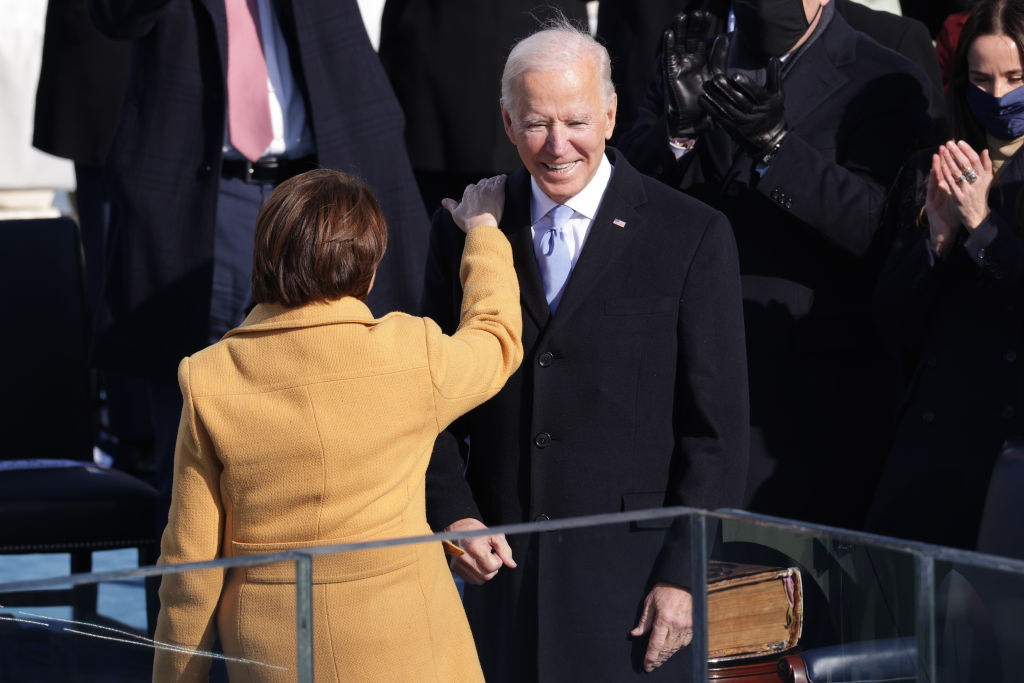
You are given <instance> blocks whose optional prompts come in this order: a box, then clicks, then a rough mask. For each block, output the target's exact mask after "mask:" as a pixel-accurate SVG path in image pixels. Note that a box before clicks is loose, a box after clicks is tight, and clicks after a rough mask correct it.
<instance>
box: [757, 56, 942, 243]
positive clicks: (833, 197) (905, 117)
mask: <svg viewBox="0 0 1024 683" xmlns="http://www.w3.org/2000/svg"><path fill="white" fill-rule="evenodd" d="M917 73H918V72H917V71H916V70H915V71H914V72H893V73H889V74H885V75H883V76H880V77H878V78H877V79H874V80H873V81H871V82H870V84H869V85H868V86H867V87H866V88H864V90H863V91H862V92H861V93H860V94H858V96H857V98H856V99H855V100H854V102H855V103H856V104H857V106H858V108H859V111H858V112H857V113H855V114H854V113H850V114H844V115H843V118H844V120H843V121H841V122H840V125H839V128H838V129H837V130H838V131H839V132H837V135H836V143H835V144H836V145H837V146H838V148H837V149H836V150H823V149H819V147H820V144H821V143H820V142H814V143H812V142H811V141H809V140H808V139H805V138H804V136H803V134H802V133H801V131H800V130H798V129H795V130H793V131H790V133H789V134H788V135H787V136H786V137H785V138H784V139H783V141H782V147H781V148H780V149H779V151H778V154H777V155H776V156H775V159H774V160H773V161H772V162H771V164H770V165H769V166H768V168H767V170H766V171H765V173H764V175H763V176H762V177H761V179H760V181H758V182H757V185H756V187H757V191H758V192H759V193H760V194H761V195H763V196H765V197H767V198H769V199H771V200H772V201H773V202H774V203H776V204H777V205H778V206H779V207H780V208H782V209H783V210H785V211H787V212H788V213H790V214H791V215H792V216H793V217H794V218H796V219H798V220H799V221H800V222H802V223H803V224H804V225H806V226H808V227H809V228H810V229H812V230H814V231H816V232H818V233H819V234H820V235H821V236H822V237H823V238H824V239H825V240H827V241H828V242H830V243H832V244H833V245H835V246H836V247H838V248H840V249H842V250H844V251H846V252H847V253H849V254H851V255H852V256H855V257H861V256H864V255H866V254H867V252H868V251H869V249H870V248H871V247H872V245H873V244H875V237H876V234H877V232H878V229H879V226H880V225H881V219H882V213H883V210H884V207H885V198H886V194H887V192H888V190H889V186H890V185H891V184H892V182H893V181H894V180H895V179H896V177H897V175H898V173H899V169H900V166H901V165H902V164H903V162H904V161H905V160H906V159H907V158H908V157H909V156H910V155H911V154H912V153H913V152H914V151H915V150H918V149H922V148H924V147H927V146H929V144H930V143H933V142H934V143H937V142H938V141H937V140H934V139H933V137H934V133H935V128H934V124H933V122H932V119H931V117H930V116H929V115H928V106H929V98H928V96H927V89H926V88H927V84H926V83H925V82H924V80H923V77H921V78H918V77H915V74H917ZM811 134H814V132H813V131H812V132H811ZM784 198H788V200H786V199H784Z"/></svg>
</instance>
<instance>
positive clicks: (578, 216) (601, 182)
mask: <svg viewBox="0 0 1024 683" xmlns="http://www.w3.org/2000/svg"><path fill="white" fill-rule="evenodd" d="M613 170H614V167H613V166H612V163H611V162H610V161H608V157H606V156H604V155H602V156H601V163H600V164H598V166H597V173H595V174H594V177H593V178H591V179H590V182H589V183H587V185H586V187H584V188H583V189H582V190H580V192H579V194H577V195H576V196H574V197H572V198H571V199H569V201H567V202H566V203H565V205H566V206H568V207H569V208H570V209H572V210H573V211H575V212H576V213H574V214H573V217H572V218H570V219H569V223H568V225H566V226H565V228H564V230H563V232H564V233H565V242H566V244H567V245H568V247H569V253H570V254H571V257H572V260H571V262H570V271H569V272H570V273H571V272H572V270H571V269H572V268H575V267H576V261H578V260H579V258H580V252H581V251H582V250H583V244H584V243H585V242H586V241H587V235H589V234H590V224H591V223H592V222H593V221H594V216H596V215H597V208H598V207H599V206H600V205H601V199H602V198H603V197H604V191H605V189H607V187H608V181H609V180H610V179H611V177H612V171H613ZM530 188H531V190H532V194H531V197H530V231H531V233H532V234H533V254H534V257H537V255H538V254H539V253H541V246H540V243H541V239H542V238H543V237H544V232H545V230H544V229H543V228H542V229H540V230H538V229H537V224H538V223H539V222H540V221H541V219H543V218H544V216H546V215H547V213H548V212H549V211H551V209H553V208H554V207H555V206H556V205H557V202H555V200H554V199H552V198H551V197H549V196H547V195H546V194H544V192H543V191H542V190H541V189H540V187H539V186H538V185H537V181H536V180H534V179H533V178H530Z"/></svg>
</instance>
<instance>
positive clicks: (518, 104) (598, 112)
mask: <svg viewBox="0 0 1024 683" xmlns="http://www.w3.org/2000/svg"><path fill="white" fill-rule="evenodd" d="M513 87H514V93H515V94H514V96H513V97H514V103H515V111H510V110H509V109H507V108H506V107H505V104H504V103H502V105H501V116H502V118H503V119H504V121H505V132H506V133H507V134H508V138H509V140H511V141H512V144H513V145H515V146H516V149H517V150H519V158H520V159H522V160H523V165H524V166H526V169H527V170H528V171H529V172H530V175H532V176H533V177H534V179H535V180H536V181H537V185H538V186H540V189H541V190H543V192H544V194H546V195H547V196H549V197H551V199H553V200H555V201H556V202H558V203H559V204H564V203H565V202H566V201H568V200H569V198H571V197H574V196H575V195H577V194H579V192H580V191H581V190H582V189H583V188H584V187H586V185H587V183H589V182H590V179H591V178H593V177H594V174H595V173H597V169H598V166H599V165H600V163H601V157H602V156H603V155H604V146H605V142H606V141H607V140H608V138H610V137H611V135H612V129H613V128H614V127H615V104H616V100H615V95H612V98H611V103H610V106H609V105H608V103H606V102H604V101H603V98H602V96H601V94H602V93H601V82H600V78H599V77H598V74H597V69H596V68H595V67H594V65H593V64H591V63H589V62H586V63H582V64H579V65H576V66H573V67H569V68H566V69H563V70H561V71H534V70H530V71H526V72H525V73H524V74H523V75H522V76H520V77H519V78H518V79H517V80H516V82H515V84H514V86H513Z"/></svg>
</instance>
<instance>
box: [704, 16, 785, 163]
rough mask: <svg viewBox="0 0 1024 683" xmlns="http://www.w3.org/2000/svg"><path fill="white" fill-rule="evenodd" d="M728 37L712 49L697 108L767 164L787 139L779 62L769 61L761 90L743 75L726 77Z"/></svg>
mask: <svg viewBox="0 0 1024 683" xmlns="http://www.w3.org/2000/svg"><path fill="white" fill-rule="evenodd" d="M728 57H729V37H728V36H726V35H722V36H719V37H718V38H716V39H715V44H714V46H713V47H712V48H711V60H710V70H711V76H710V78H709V79H708V80H707V81H705V82H704V96H703V97H701V99H700V104H701V106H702V107H704V109H706V110H707V112H708V114H710V115H711V117H712V118H713V119H714V120H715V121H716V122H718V124H719V125H721V126H722V127H723V128H725V129H726V130H727V131H728V132H729V135H731V136H732V138H733V139H734V140H736V142H738V143H739V144H740V145H741V146H742V147H744V148H745V149H746V150H747V151H748V152H749V153H751V154H753V155H754V157H755V158H756V159H757V160H758V161H762V162H765V163H767V162H768V161H770V158H771V155H772V153H773V152H774V151H775V150H776V149H777V148H778V145H779V144H780V143H781V142H782V139H783V138H784V137H785V136H786V122H785V119H784V118H783V114H784V113H785V104H784V98H783V94H782V62H780V61H779V60H778V59H777V58H775V57H772V59H771V60H770V61H769V62H768V74H767V76H766V80H765V84H764V86H763V87H762V86H761V85H759V84H758V83H756V82H755V81H754V80H753V79H752V78H750V77H749V76H747V75H746V74H739V73H737V74H733V75H732V76H727V75H726V73H725V69H726V63H727V61H728Z"/></svg>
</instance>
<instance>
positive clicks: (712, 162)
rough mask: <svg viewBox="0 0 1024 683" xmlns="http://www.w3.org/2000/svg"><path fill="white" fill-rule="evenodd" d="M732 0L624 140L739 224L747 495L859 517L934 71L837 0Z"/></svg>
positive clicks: (787, 511)
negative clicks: (901, 235) (863, 27)
mask: <svg viewBox="0 0 1024 683" xmlns="http://www.w3.org/2000/svg"><path fill="white" fill-rule="evenodd" d="M733 8H734V11H735V12H736V31H735V33H734V34H731V35H730V36H722V37H719V38H718V39H717V40H716V41H715V43H714V47H713V48H712V49H711V50H710V51H708V50H706V49H705V36H704V35H703V34H702V28H703V27H704V26H706V25H707V22H706V21H704V20H703V19H702V18H701V16H700V15H695V14H691V15H689V16H688V17H684V18H682V19H681V20H680V21H679V22H677V23H676V24H675V27H674V33H673V37H672V40H671V41H670V42H671V44H672V45H674V46H676V47H675V49H674V51H673V49H672V48H670V49H669V50H666V54H668V55H669V57H668V58H667V59H666V60H665V61H664V64H665V68H664V69H663V70H662V76H661V77H660V78H659V79H657V80H655V81H654V82H653V83H652V87H651V88H650V90H649V92H648V99H647V101H646V102H645V106H644V109H643V111H642V112H641V118H640V120H639V121H638V123H637V125H636V126H635V127H634V128H633V130H632V131H630V133H629V134H628V135H627V136H625V137H624V139H623V140H622V147H623V149H624V151H625V154H626V156H627V157H628V158H629V159H630V161H631V162H632V163H633V164H634V165H635V166H636V167H637V168H639V169H640V170H642V171H645V172H648V173H650V174H652V175H654V176H655V177H658V178H661V179H662V180H663V181H665V182H666V183H667V184H669V185H671V186H672V187H677V188H681V189H683V190H685V191H686V192H688V193H690V194H692V195H694V196H696V197H698V198H700V199H703V200H704V201H706V202H707V203H709V204H711V205H712V206H714V207H716V208H718V209H719V210H721V211H722V212H724V213H725V214H726V215H727V216H728V217H729V219H730V223H731V224H732V228H733V231H734V233H735V236H736V241H737V245H738V248H739V255H740V269H741V272H742V276H743V299H744V319H745V323H746V332H747V360H748V364H749V373H750V375H749V378H750V395H751V421H752V429H751V459H750V477H749V481H748V488H747V494H746V501H745V502H746V505H747V507H749V508H750V509H752V510H755V511H758V512H764V513H768V514H774V515H779V516H783V517H789V518H795V519H801V520H806V521H812V522H819V523H825V524H833V525H837V526H842V527H848V528H860V526H861V525H862V523H863V515H864V512H865V508H866V505H867V502H868V501H870V499H871V495H870V492H871V490H872V488H873V486H874V484H875V482H876V479H877V476H878V472H879V469H880V467H881V464H882V460H883V458H884V455H885V453H886V448H887V444H888V440H889V438H890V436H891V429H892V423H893V421H894V412H895V406H896V402H897V401H898V398H899V387H900V384H899V374H898V370H897V366H896V364H895V361H894V360H893V359H891V358H889V357H888V356H887V355H886V353H885V352H884V350H883V346H882V344H881V343H880V342H879V340H878V338H877V335H876V333H875V331H874V329H873V326H872V323H871V317H870V306H869V303H870V293H871V290H872V283H873V279H874V277H875V274H876V272H877V267H878V262H879V259H880V257H881V255H882V254H883V253H884V251H885V244H884V242H885V236H884V235H880V234H879V223H880V217H881V213H882V207H883V203H884V201H885V197H886V191H887V188H888V187H889V185H890V184H891V183H892V181H893V180H894V179H895V177H896V175H897V172H898V170H899V168H900V166H901V164H902V163H903V161H904V159H906V158H907V156H909V154H910V153H911V152H912V151H913V150H914V149H917V148H920V147H922V146H924V145H925V144H926V142H927V139H926V138H927V136H928V135H930V134H931V131H932V130H933V129H934V128H933V124H932V122H931V120H930V118H929V116H928V104H929V103H928V97H927V96H926V94H925V93H927V91H928V88H929V85H928V83H927V82H926V78H925V76H924V75H923V74H922V73H921V71H920V70H919V69H918V68H917V67H916V66H915V65H914V64H912V63H911V62H910V61H909V60H907V59H906V58H904V57H902V56H900V55H898V54H896V53H895V52H892V51H890V50H888V49H885V48H883V47H881V46H880V45H878V43H876V42H874V41H872V40H871V39H869V38H868V37H867V36H865V35H864V34H862V33H859V32H857V31H855V30H853V29H852V28H851V27H850V26H849V25H848V24H847V23H846V21H844V20H843V18H842V16H840V15H839V14H838V12H836V11H835V7H834V3H832V2H830V1H829V0H735V1H734V2H733ZM730 38H731V40H730ZM708 52H710V55H709V54H708ZM780 57H781V58H783V59H782V60H780V59H779V58H780ZM664 74H668V76H667V77H665V75H664Z"/></svg>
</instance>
